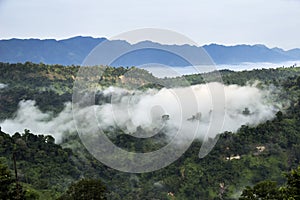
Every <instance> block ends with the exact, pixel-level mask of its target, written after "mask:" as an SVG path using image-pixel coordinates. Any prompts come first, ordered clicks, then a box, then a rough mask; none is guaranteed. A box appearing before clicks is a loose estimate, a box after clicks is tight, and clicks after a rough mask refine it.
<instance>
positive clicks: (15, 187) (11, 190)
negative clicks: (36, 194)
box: [0, 162, 25, 200]
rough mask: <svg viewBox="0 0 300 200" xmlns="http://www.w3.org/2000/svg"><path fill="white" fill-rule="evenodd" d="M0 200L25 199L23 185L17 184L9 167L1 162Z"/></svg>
mask: <svg viewBox="0 0 300 200" xmlns="http://www.w3.org/2000/svg"><path fill="white" fill-rule="evenodd" d="M0 199H6V200H17V199H25V193H24V191H23V189H22V187H21V185H19V184H16V183H15V179H13V178H12V176H11V173H10V171H9V169H8V167H7V166H6V165H4V164H2V163H1V162H0Z"/></svg>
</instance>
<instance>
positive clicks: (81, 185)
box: [59, 179, 107, 200]
mask: <svg viewBox="0 0 300 200" xmlns="http://www.w3.org/2000/svg"><path fill="white" fill-rule="evenodd" d="M105 199H107V198H106V187H105V186H104V185H103V184H102V182H101V181H100V180H93V179H82V180H80V181H78V182H76V183H73V184H71V186H70V187H69V189H68V190H67V191H66V193H65V194H63V195H62V196H61V197H60V198H59V200H105Z"/></svg>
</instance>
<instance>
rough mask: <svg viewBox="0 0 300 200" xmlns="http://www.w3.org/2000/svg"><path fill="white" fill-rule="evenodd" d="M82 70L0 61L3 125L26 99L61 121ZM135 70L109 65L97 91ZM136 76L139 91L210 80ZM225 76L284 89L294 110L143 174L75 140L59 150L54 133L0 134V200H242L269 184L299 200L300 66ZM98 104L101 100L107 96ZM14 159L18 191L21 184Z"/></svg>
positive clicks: (118, 140) (143, 144)
mask: <svg viewBox="0 0 300 200" xmlns="http://www.w3.org/2000/svg"><path fill="white" fill-rule="evenodd" d="M78 70H79V67H78V66H58V65H45V64H42V63H41V64H34V63H29V62H28V63H24V64H21V63H18V64H8V63H0V83H1V84H2V87H1V89H0V102H1V104H0V121H3V120H4V119H8V118H13V117H15V113H16V111H17V109H18V103H19V102H20V101H21V100H35V101H36V104H37V106H38V107H39V109H40V110H42V111H43V112H52V113H53V115H58V114H59V113H60V112H61V111H62V110H63V109H64V106H65V104H64V103H66V102H69V101H71V100H72V89H73V82H74V80H75V78H76V74H77V72H78ZM130 70H132V68H112V67H107V68H106V69H105V73H103V74H102V75H101V77H98V78H99V88H107V87H109V86H111V85H115V86H122V83H123V82H122V81H124V79H123V77H122V76H123V75H124V74H126V73H127V72H128V71H130ZM134 70H136V72H137V73H139V76H138V77H139V78H140V77H143V80H141V79H139V80H137V83H139V84H140V85H142V87H140V89H141V90H145V89H148V88H160V87H162V86H164V85H167V86H170V87H171V86H174V87H175V86H181V84H183V83H184V82H183V81H182V80H183V79H185V80H187V81H188V83H190V84H191V85H195V84H200V83H203V80H204V79H203V76H205V74H204V75H203V76H201V75H188V76H184V77H177V78H165V79H157V78H155V77H153V76H152V75H151V74H149V73H148V72H147V71H145V70H141V69H136V68H134ZM211 73H216V72H211ZM220 73H221V75H222V78H223V82H224V84H227V85H230V84H237V85H247V84H254V85H255V86H256V87H258V88H265V87H274V88H276V90H278V91H279V92H277V98H278V99H281V100H282V101H287V102H288V104H287V105H286V106H285V107H283V108H282V110H281V111H279V112H277V114H276V116H275V118H274V119H272V120H267V121H266V122H263V123H261V124H259V125H258V126H251V125H243V126H242V127H240V128H239V130H238V131H237V132H236V133H233V132H224V133H220V139H219V140H218V142H217V144H216V146H215V147H214V149H213V150H212V151H211V152H210V153H209V154H208V155H207V156H206V157H205V158H203V159H200V158H199V157H198V153H199V149H200V147H201V144H202V143H201V141H200V140H195V141H194V142H193V144H192V145H191V146H190V148H189V149H188V150H187V151H186V152H185V154H184V155H183V156H181V157H180V159H178V160H177V161H175V162H174V163H173V164H171V165H170V166H168V167H166V168H163V169H160V170H158V171H154V172H150V173H142V174H130V173H123V172H119V171H116V170H114V169H111V168H109V167H107V166H105V165H103V164H102V163H100V162H99V161H97V160H96V159H95V158H93V157H92V156H91V155H90V154H89V153H88V151H87V150H86V149H85V147H84V146H83V144H82V143H81V141H80V139H79V137H78V136H77V134H69V135H66V136H65V137H63V139H62V141H61V143H59V144H57V143H55V139H54V138H53V137H52V136H49V135H48V133H31V132H30V130H24V131H23V130H20V132H19V133H5V131H4V130H2V131H0V158H1V159H0V182H1V185H0V187H1V193H0V195H2V196H0V199H1V198H2V199H7V197H9V198H11V199H17V198H15V197H16V196H21V197H22V198H23V199H58V198H60V199H68V198H70V199H72V198H71V196H72V194H74V191H77V190H78V191H84V190H89V189H82V188H97V190H90V191H91V193H90V194H86V196H85V199H86V198H88V197H90V198H91V197H92V198H95V199H105V198H107V199H180V200H184V199H238V198H240V196H241V194H242V193H243V190H244V189H245V188H246V186H253V185H255V184H257V183H259V182H260V181H266V180H270V181H274V182H276V183H277V185H274V184H273V185H272V184H271V186H270V187H269V188H271V190H267V189H266V191H267V193H273V194H275V196H276V194H279V193H276V191H277V189H276V187H280V186H282V188H285V187H286V188H287V189H286V190H285V196H284V197H278V199H283V198H287V197H291V199H293V198H294V199H297V198H298V197H299V196H296V195H299V187H298V188H297V187H295V184H297V183H299V182H296V183H294V182H293V181H294V180H296V181H297V180H298V181H299V178H298V179H297V173H298V174H299V172H297V171H293V172H291V174H293V177H295V178H294V179H293V178H290V179H289V178H288V180H287V181H286V178H285V177H284V176H283V173H287V172H289V171H291V170H292V169H297V167H298V166H299V164H300V68H297V67H290V68H278V69H261V70H252V71H242V72H234V71H230V70H222V71H220ZM149 80H152V81H153V80H155V81H156V82H157V83H161V84H157V85H156V84H155V85H152V84H148V83H151V81H149ZM184 84H186V83H184ZM98 98H100V100H101V96H99V97H98ZM246 114H247V113H246ZM24 129H25V127H24ZM114 131H119V130H114ZM41 134H44V135H41ZM163 137H164V134H163V133H162V134H161V135H159V136H158V137H156V138H153V140H141V141H140V142H138V143H137V142H136V141H135V140H133V139H132V137H129V136H128V135H126V134H119V135H118V136H117V137H115V138H113V142H114V143H115V144H118V145H119V146H122V147H123V148H125V149H130V150H132V151H134V150H136V151H151V150H153V149H156V147H157V146H159V145H161V144H159V143H158V142H157V141H159V140H160V139H161V138H163ZM13 155H14V157H15V159H16V168H17V171H18V181H19V184H20V186H19V187H18V186H17V185H18V183H17V184H16V183H15V177H14V162H13ZM7 167H8V169H9V170H7ZM7 177H9V178H7ZM80 180H81V182H78V181H80ZM76 182H78V184H76ZM274 182H272V183H274ZM267 183H270V182H267ZM81 185H82V187H80V186H81ZM261 185H262V184H261ZM261 185H258V186H256V187H255V188H250V187H247V190H245V191H244V193H243V196H244V197H243V198H244V199H247V198H248V197H249V198H248V199H258V198H255V196H254V197H253V196H252V197H253V198H250V197H251V194H253V193H255V192H257V191H259V189H260V188H264V187H261ZM265 185H266V184H265ZM269 185H270V184H269ZM290 188H292V189H290ZM255 189H256V190H255ZM72 191H73V193H72ZM97 191H98V192H97ZM95 193H97V194H95ZM246 194H247V195H246ZM89 195H91V196H89ZM93 195H94V196H93ZM82 199H84V198H82ZM269 199H270V198H269ZM273 199H274V198H273ZM275 199H276V198H275Z"/></svg>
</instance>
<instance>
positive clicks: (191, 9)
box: [0, 0, 300, 49]
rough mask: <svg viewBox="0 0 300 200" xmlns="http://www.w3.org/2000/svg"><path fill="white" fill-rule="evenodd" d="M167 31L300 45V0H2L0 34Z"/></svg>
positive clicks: (214, 39)
mask: <svg viewBox="0 0 300 200" xmlns="http://www.w3.org/2000/svg"><path fill="white" fill-rule="evenodd" d="M138 28H163V29H169V30H173V31H176V32H179V33H181V34H184V35H186V36H187V37H189V38H191V39H192V40H194V41H195V42H197V43H198V44H199V45H204V44H210V43H218V44H225V45H235V44H242V43H243V44H265V45H267V46H268V47H275V46H277V47H281V48H284V49H291V48H300V0H185V1H182V0H0V38H1V39H9V38H41V39H44V38H55V39H63V38H69V37H72V36H77V35H83V36H93V37H107V38H110V37H112V36H115V35H118V34H120V33H122V32H126V31H130V30H133V29H138Z"/></svg>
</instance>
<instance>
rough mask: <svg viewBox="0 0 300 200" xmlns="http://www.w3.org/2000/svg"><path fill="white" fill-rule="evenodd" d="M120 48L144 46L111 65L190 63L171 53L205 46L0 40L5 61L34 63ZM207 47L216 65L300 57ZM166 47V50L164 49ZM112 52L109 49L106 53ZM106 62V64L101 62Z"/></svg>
mask: <svg viewBox="0 0 300 200" xmlns="http://www.w3.org/2000/svg"><path fill="white" fill-rule="evenodd" d="M104 41H106V45H111V46H113V47H114V48H116V49H127V50H130V49H134V48H137V47H143V46H147V47H149V46H150V47H151V48H145V49H143V48H141V49H140V50H139V51H133V52H131V53H128V54H126V56H121V57H120V58H118V59H117V60H115V61H114V62H113V63H111V65H113V66H139V65H142V64H147V63H160V64H165V65H170V66H187V65H190V63H189V62H187V61H186V60H185V59H183V58H180V57H178V56H176V55H174V54H172V53H170V52H174V51H175V52H179V53H180V52H185V53H188V54H189V55H191V57H194V58H195V59H194V60H199V59H198V58H197V56H199V55H198V52H199V50H200V48H201V47H196V46H190V45H163V44H158V43H154V42H151V41H144V42H140V43H137V44H129V43H128V42H126V41H121V40H114V41H108V40H107V39H105V38H92V37H81V36H78V37H73V38H69V39H65V40H54V39H47V40H40V39H9V40H0V61H1V62H10V63H16V62H26V61H30V62H34V63H40V62H43V63H46V64H62V65H72V64H74V65H80V64H82V62H83V61H84V59H85V58H86V56H87V55H88V54H89V53H90V52H91V51H92V50H93V49H94V48H95V47H96V46H97V45H98V44H100V43H101V42H104ZM203 48H204V49H205V50H206V51H207V53H208V54H209V55H210V56H211V58H212V60H213V61H214V62H215V63H216V64H239V63H243V62H273V63H276V62H284V61H298V60H300V49H292V50H288V51H285V50H283V49H280V48H272V49H270V48H268V47H266V46H264V45H236V46H223V45H218V44H210V45H205V46H203ZM160 49H164V50H165V51H161V50H160ZM105 53H108V54H109V52H105ZM97 64H103V63H97Z"/></svg>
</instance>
